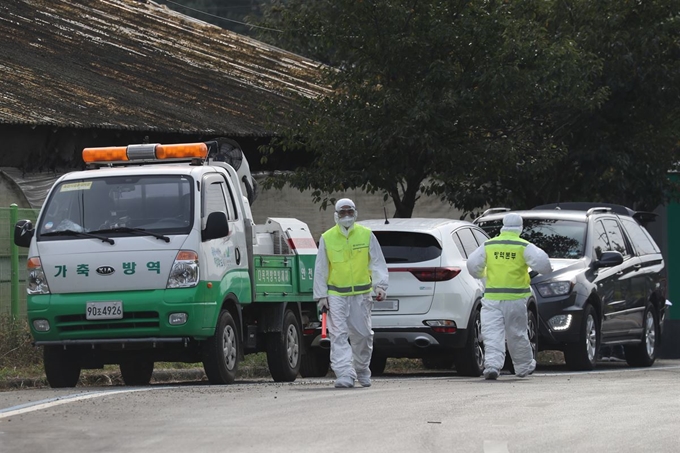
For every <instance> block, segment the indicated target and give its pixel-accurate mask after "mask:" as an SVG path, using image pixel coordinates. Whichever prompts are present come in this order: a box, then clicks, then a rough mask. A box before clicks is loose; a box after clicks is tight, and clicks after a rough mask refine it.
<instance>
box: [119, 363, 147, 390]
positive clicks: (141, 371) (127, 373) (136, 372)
mask: <svg viewBox="0 0 680 453" xmlns="http://www.w3.org/2000/svg"><path fill="white" fill-rule="evenodd" d="M119 368H120V375H121V376H122V377H123V382H125V385H130V386H140V385H149V382H151V376H152V375H153V361H151V360H130V361H128V362H122V363H121V364H120V365H119Z"/></svg>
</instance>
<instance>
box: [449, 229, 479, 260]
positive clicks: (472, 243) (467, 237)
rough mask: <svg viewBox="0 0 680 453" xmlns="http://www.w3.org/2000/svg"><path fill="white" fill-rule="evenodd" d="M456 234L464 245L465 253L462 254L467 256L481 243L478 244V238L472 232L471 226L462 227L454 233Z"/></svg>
mask: <svg viewBox="0 0 680 453" xmlns="http://www.w3.org/2000/svg"><path fill="white" fill-rule="evenodd" d="M453 234H454V235H456V236H458V238H459V239H460V242H461V244H462V246H463V250H464V253H463V254H462V255H463V256H464V257H465V258H468V257H469V256H470V254H472V252H474V251H475V249H477V247H479V244H477V240H476V239H475V236H474V235H473V234H472V230H470V228H461V229H460V230H458V231H456V232H455V233H453Z"/></svg>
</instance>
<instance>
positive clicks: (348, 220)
mask: <svg viewBox="0 0 680 453" xmlns="http://www.w3.org/2000/svg"><path fill="white" fill-rule="evenodd" d="M338 223H339V224H340V225H342V226H344V227H345V228H347V229H349V227H351V226H352V225H354V217H343V218H342V219H340V220H338Z"/></svg>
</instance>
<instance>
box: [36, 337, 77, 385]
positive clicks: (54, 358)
mask: <svg viewBox="0 0 680 453" xmlns="http://www.w3.org/2000/svg"><path fill="white" fill-rule="evenodd" d="M43 364H44V366H45V376H47V382H48V383H49V384H50V387H52V388H55V389H56V388H64V387H75V386H76V384H77V383H78V381H79V380H80V363H79V362H78V355H77V353H76V352H75V351H72V350H70V349H64V348H63V347H62V346H45V349H44V350H43Z"/></svg>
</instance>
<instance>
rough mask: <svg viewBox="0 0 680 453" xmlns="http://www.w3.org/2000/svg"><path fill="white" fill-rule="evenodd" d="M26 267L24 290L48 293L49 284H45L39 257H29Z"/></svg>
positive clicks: (31, 292) (32, 292)
mask: <svg viewBox="0 0 680 453" xmlns="http://www.w3.org/2000/svg"><path fill="white" fill-rule="evenodd" d="M26 267H27V268H28V275H27V278H26V292H27V293H28V294H49V293H50V285H48V284H47V279H46V278H45V272H44V271H43V268H42V263H41V262H40V258H38V257H37V256H33V257H31V258H29V259H28V262H27V263H26Z"/></svg>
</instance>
